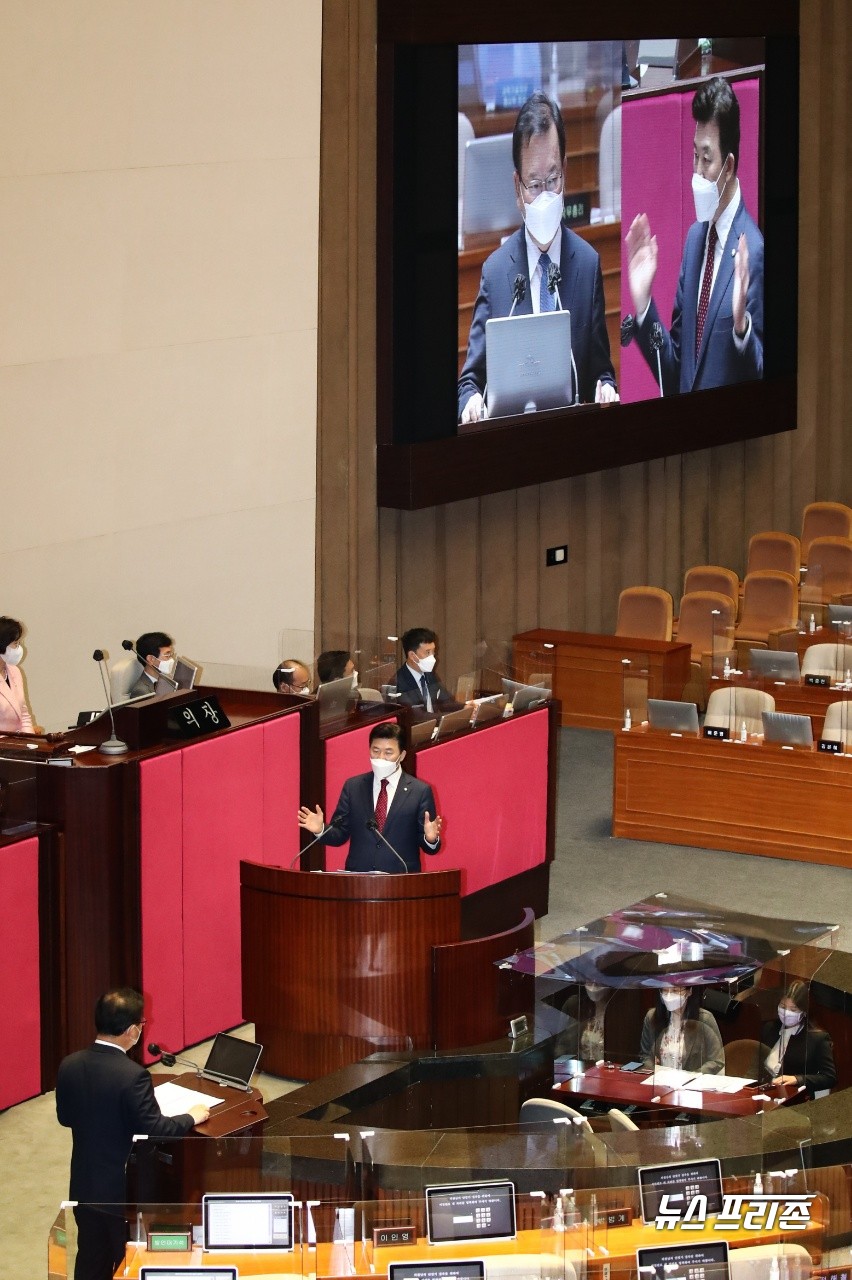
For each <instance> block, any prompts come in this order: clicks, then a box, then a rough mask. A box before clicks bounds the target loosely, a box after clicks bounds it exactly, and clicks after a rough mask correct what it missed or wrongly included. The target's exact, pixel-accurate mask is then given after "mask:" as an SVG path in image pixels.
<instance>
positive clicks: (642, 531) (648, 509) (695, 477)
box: [317, 0, 852, 683]
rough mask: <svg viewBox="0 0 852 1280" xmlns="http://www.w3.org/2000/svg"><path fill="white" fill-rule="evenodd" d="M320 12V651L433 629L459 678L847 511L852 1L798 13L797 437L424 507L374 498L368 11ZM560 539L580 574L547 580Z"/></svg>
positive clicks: (366, 2)
mask: <svg viewBox="0 0 852 1280" xmlns="http://www.w3.org/2000/svg"><path fill="white" fill-rule="evenodd" d="M323 10H324V29H323V31H324V45H323V119H322V176H321V182H322V189H323V190H329V189H334V190H335V191H336V192H339V193H340V195H341V199H340V200H338V201H336V202H335V203H334V205H333V206H331V207H329V206H325V207H324V211H323V212H322V214H321V224H320V263H321V271H320V306H321V316H320V342H319V348H320V358H319V380H320V387H319V418H320V420H319V445H318V467H319V475H318V504H317V508H318V509H317V638H318V641H319V642H321V643H323V644H325V643H327V641H326V635H327V634H328V633H330V632H332V631H334V632H335V633H339V632H344V633H345V632H346V631H347V629H348V632H349V635H350V637H351V638H352V639H354V637H355V636H357V635H360V636H366V635H367V634H369V633H370V632H371V631H372V632H376V631H378V632H379V633H380V634H388V633H394V634H398V632H399V629H400V628H401V627H403V626H410V625H413V624H416V623H421V622H422V623H424V624H426V625H433V626H434V627H435V629H436V630H437V631H438V632H439V633H440V636H441V642H442V664H441V670H442V672H443V674H444V676H445V678H446V679H447V681H448V682H449V683H452V682H453V681H454V680H455V677H456V675H457V674H459V673H460V672H462V671H463V670H466V669H468V668H469V666H470V654H471V651H472V649H473V646H474V644H475V642H476V641H477V640H480V639H484V638H488V639H494V638H495V637H497V638H500V637H502V636H503V635H505V634H510V633H511V632H512V631H514V630H526V629H528V628H530V627H533V626H556V627H570V628H578V629H586V630H590V631H596V630H603V631H607V630H611V629H612V628H613V626H614V623H615V613H616V605H617V599H618V593H619V591H620V590H621V588H622V587H624V586H629V585H632V584H634V583H636V582H639V581H642V580H643V579H644V580H645V581H648V582H651V583H654V584H656V585H659V586H663V587H665V588H666V589H667V590H668V591H671V593H672V595H673V596H674V598H675V601H676V602H677V601H679V598H680V592H681V586H682V580H683V573H684V570H685V568H687V567H688V566H689V565H691V564H699V563H704V562H707V561H708V560H716V561H718V562H720V563H723V564H727V565H729V566H730V567H731V568H733V569H736V570H737V571H739V572H741V571H742V569H743V568H744V565H745V557H746V550H747V544H748V538H749V537H750V535H751V534H752V533H754V532H757V531H758V530H759V529H762V528H773V527H774V528H779V529H787V530H789V531H790V532H792V533H796V534H798V533H799V530H800V526H801V513H802V507H803V506H804V504H805V503H807V502H810V501H813V500H814V499H816V498H828V499H833V500H836V501H845V502H852V448H850V445H849V443H848V441H849V431H848V427H847V420H848V416H849V406H850V403H852V361H850V360H849V357H848V351H849V349H850V338H852V317H850V294H849V288H848V277H849V268H848V265H847V264H848V263H849V262H850V254H852V218H850V200H849V182H850V178H849V175H850V174H852V154H850V151H852V130H850V114H852V104H850V101H849V99H848V91H847V84H848V75H847V62H848V57H847V55H848V52H849V45H850V27H852V11H850V6H849V5H848V3H847V0H802V23H801V51H802V52H801V102H802V110H801V138H800V204H799V207H800V226H801V234H800V238H799V240H800V243H799V263H798V272H799V317H800V323H799V348H800V350H799V355H800V360H799V427H798V430H797V431H795V432H789V433H787V434H785V435H780V436H773V437H770V438H766V439H763V440H755V441H750V442H747V443H745V444H733V445H730V446H727V447H724V448H718V449H714V450H706V451H703V452H700V453H689V454H684V455H681V456H679V457H670V458H665V459H661V460H656V461H653V462H649V463H643V464H639V465H636V466H631V467H624V468H621V469H617V470H613V471H609V472H602V473H598V474H595V475H590V476H580V477H577V478H574V479H571V480H558V481H553V482H550V483H548V484H543V485H540V486H537V487H531V488H528V489H523V490H520V491H517V492H514V493H507V494H500V495H497V496H495V497H489V498H482V499H472V500H470V501H469V502H464V503H454V504H451V505H448V506H446V507H443V508H435V509H433V510H431V511H427V512H390V511H382V512H379V511H377V509H376V505H375V503H376V499H375V476H374V468H375V375H374V372H373V371H374V369H375V336H374V322H373V316H374V308H375V284H374V259H375V247H374V242H375V160H374V155H375V133H376V124H375V111H376V105H375V0H362V2H361V3H360V4H359V5H351V4H349V3H347V2H346V0H323ZM341 204H344V205H345V209H346V214H347V216H346V217H344V218H342V217H341V213H340V206H341ZM566 541H567V543H568V563H567V564H566V565H565V566H562V567H557V568H551V569H547V568H545V567H544V552H545V548H546V547H548V546H554V545H559V544H561V543H564V542H566ZM342 642H343V641H342V640H341V643H342Z"/></svg>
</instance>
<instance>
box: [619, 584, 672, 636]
mask: <svg viewBox="0 0 852 1280" xmlns="http://www.w3.org/2000/svg"><path fill="white" fill-rule="evenodd" d="M673 614H674V606H673V604H672V598H671V596H670V595H669V593H668V591H663V590H662V588H661V587H625V589H624V590H623V591H622V593H621V595H620V596H619V597H618V621H617V623H616V626H615V634H616V635H617V636H627V637H630V638H632V639H634V640H671V638H672V617H673Z"/></svg>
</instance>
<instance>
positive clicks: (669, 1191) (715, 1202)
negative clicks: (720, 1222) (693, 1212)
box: [639, 1160, 722, 1222]
mask: <svg viewBox="0 0 852 1280" xmlns="http://www.w3.org/2000/svg"><path fill="white" fill-rule="evenodd" d="M639 1194H640V1198H641V1201H642V1221H643V1222H653V1221H654V1220H655V1218H656V1217H657V1214H658V1213H659V1212H660V1205H661V1204H662V1202H663V1197H664V1196H667V1197H668V1199H667V1201H666V1208H667V1212H668V1214H669V1215H672V1214H676V1215H677V1216H679V1217H683V1216H684V1214H685V1213H686V1211H687V1210H688V1209H689V1206H690V1204H691V1202H692V1200H693V1199H694V1197H695V1196H704V1197H705V1198H706V1201H707V1213H719V1212H721V1209H722V1168H721V1165H720V1163H719V1161H718V1160H687V1161H684V1162H683V1163H681V1164H656V1165H647V1166H646V1167H645V1168H643V1169H640V1170H639Z"/></svg>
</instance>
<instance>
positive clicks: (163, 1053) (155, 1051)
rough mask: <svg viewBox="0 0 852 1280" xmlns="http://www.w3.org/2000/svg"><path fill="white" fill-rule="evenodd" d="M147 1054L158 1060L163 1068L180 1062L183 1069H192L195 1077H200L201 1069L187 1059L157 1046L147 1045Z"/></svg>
mask: <svg viewBox="0 0 852 1280" xmlns="http://www.w3.org/2000/svg"><path fill="white" fill-rule="evenodd" d="M148 1052H149V1053H150V1054H151V1056H152V1057H154V1058H159V1059H160V1061H161V1062H162V1064H163V1066H164V1067H173V1066H174V1065H175V1063H176V1062H181V1063H183V1065H184V1066H185V1067H192V1069H193V1071H194V1072H195V1074H196V1075H197V1076H200V1075H201V1068H200V1067H199V1065H198V1063H197V1062H191V1061H190V1059H189V1058H182V1057H181V1056H180V1054H177V1053H169V1051H168V1049H164V1048H162V1046H161V1045H158V1044H149V1045H148Z"/></svg>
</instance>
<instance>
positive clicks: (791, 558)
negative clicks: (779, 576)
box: [746, 531, 802, 578]
mask: <svg viewBox="0 0 852 1280" xmlns="http://www.w3.org/2000/svg"><path fill="white" fill-rule="evenodd" d="M801 563H802V551H801V544H800V542H799V539H798V538H796V537H795V536H794V535H793V534H792V533H777V532H774V531H767V532H765V533H756V534H754V536H753V537H752V538H750V539H749V544H748V561H747V563H746V577H747V576H748V575H749V574H750V573H754V572H755V570H756V569H779V570H780V571H781V573H789V574H791V575H792V577H794V578H797V577H798V576H799V567H800V565H801Z"/></svg>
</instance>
